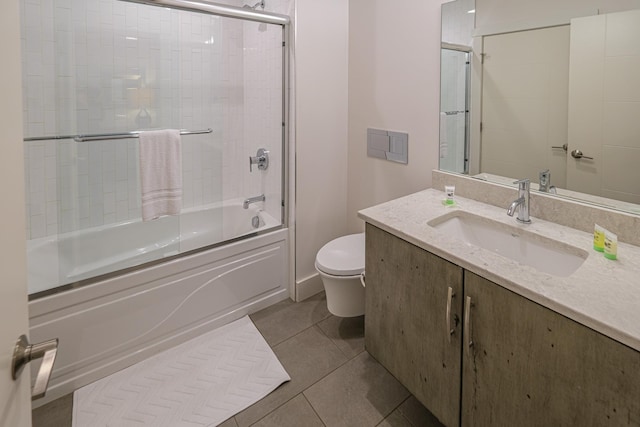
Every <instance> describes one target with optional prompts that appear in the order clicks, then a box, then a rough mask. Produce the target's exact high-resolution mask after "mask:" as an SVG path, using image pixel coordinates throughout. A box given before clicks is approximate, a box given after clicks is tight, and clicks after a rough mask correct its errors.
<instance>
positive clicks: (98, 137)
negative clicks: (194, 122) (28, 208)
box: [24, 128, 213, 142]
mask: <svg viewBox="0 0 640 427" xmlns="http://www.w3.org/2000/svg"><path fill="white" fill-rule="evenodd" d="M140 132H144V131H133V132H124V133H100V134H92V135H57V136H35V137H29V138H24V141H25V142H28V141H47V140H52V139H53V140H57V139H73V140H74V141H75V142H85V141H104V140H108V139H127V138H137V137H139V136H140ZM211 132H213V129H211V128H208V129H202V130H186V129H180V135H200V134H204V133H211Z"/></svg>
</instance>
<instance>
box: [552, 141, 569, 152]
mask: <svg viewBox="0 0 640 427" xmlns="http://www.w3.org/2000/svg"><path fill="white" fill-rule="evenodd" d="M551 148H562V149H563V150H564V151H565V153H566V152H567V149H568V148H569V146H568V145H567V144H566V143H564V144H562V146H561V147H559V146H552V147H551Z"/></svg>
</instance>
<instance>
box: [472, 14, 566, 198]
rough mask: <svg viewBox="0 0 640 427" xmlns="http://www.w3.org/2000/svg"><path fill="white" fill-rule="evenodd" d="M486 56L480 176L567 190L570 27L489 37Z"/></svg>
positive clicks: (483, 84)
mask: <svg viewBox="0 0 640 427" xmlns="http://www.w3.org/2000/svg"><path fill="white" fill-rule="evenodd" d="M483 58H484V59H483V64H482V67H483V72H482V119H481V121H482V127H481V129H482V137H481V138H482V140H481V145H482V149H481V156H480V170H481V172H483V173H489V174H494V175H500V176H504V177H509V178H514V179H521V178H530V179H531V181H532V182H537V180H538V176H539V173H540V172H541V171H543V170H545V169H549V170H550V171H551V184H552V185H555V186H557V187H566V185H565V183H566V181H565V176H566V157H567V155H566V152H565V150H563V149H562V146H563V144H566V143H567V115H568V105H567V104H568V87H569V84H568V79H569V26H566V25H565V26H560V27H551V28H544V29H539V30H530V31H521V32H514V33H506V34H499V35H495V36H487V37H485V38H484V48H483ZM554 147H559V148H554ZM532 188H533V187H532Z"/></svg>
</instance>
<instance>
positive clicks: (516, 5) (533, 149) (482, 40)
mask: <svg viewBox="0 0 640 427" xmlns="http://www.w3.org/2000/svg"><path fill="white" fill-rule="evenodd" d="M629 16H631V19H628V18H629ZM627 21H628V22H630V23H625V24H624V25H626V27H624V26H623V25H622V24H621V22H627ZM598 25H599V26H600V27H599V28H596V26H598ZM607 28H609V30H607ZM614 29H618V30H617V31H614ZM580 31H582V32H580ZM538 33H540V34H544V36H545V37H552V38H548V39H547V40H546V41H541V39H540V38H539V37H540V34H538ZM599 33H602V39H601V40H600V39H597V40H596V39H594V37H595V36H594V34H599ZM549 34H551V36H549ZM557 37H560V40H561V42H558V39H557ZM623 37H624V38H623ZM441 42H442V45H441V47H442V57H441V114H440V164H439V169H440V170H442V171H446V172H453V173H460V174H463V175H468V176H470V177H474V178H478V179H482V180H486V181H489V182H492V183H498V184H503V185H513V184H512V181H513V180H514V179H520V178H529V179H531V181H532V183H535V184H532V186H531V188H532V189H534V190H536V191H541V190H542V191H546V192H550V193H551V194H554V195H557V196H558V197H566V198H570V199H575V200H579V201H582V202H586V203H590V204H595V205H598V206H603V207H607V208H611V209H616V210H620V211H623V212H627V213H631V214H635V215H640V167H638V165H640V84H639V83H638V81H640V79H637V80H636V78H632V77H629V82H628V83H624V84H618V85H617V86H615V85H612V84H611V83H608V82H607V81H606V80H605V81H604V82H603V79H605V78H609V80H612V77H611V73H612V72H614V71H615V70H616V67H618V68H619V69H620V70H622V69H623V66H622V65H624V66H626V67H627V69H629V68H630V69H631V71H628V72H626V74H628V75H629V76H638V75H640V0H555V1H554V0H540V1H537V2H528V1H526V0H454V1H451V2H448V3H443V5H442V39H441ZM585 46H586V47H585ZM592 46H596V47H597V49H600V50H601V51H603V52H605V54H604V57H605V58H604V59H602V58H599V57H596V56H595V55H594V53H593V52H592V50H593V48H592ZM597 49H596V50H597ZM464 52H469V53H468V57H467V59H466V61H465V60H464V59H460V58H462V57H460V56H458V58H457V59H456V58H455V57H456V55H459V54H460V53H464ZM585 52H586V53H585ZM607 52H614V53H613V54H612V55H613V56H617V57H616V58H614V60H611V61H610V62H606V61H608V59H607V55H608V53H607ZM500 54H502V55H503V56H502V57H501V56H500ZM536 54H540V55H541V57H542V58H543V59H542V60H541V61H539V62H538V63H536V62H535V61H534V60H532V59H531V58H532V56H534V55H536ZM594 57H596V60H595V65H597V66H600V67H601V73H600V74H601V75H600V76H596V75H595V74H597V73H594V72H593V71H588V72H585V71H584V70H591V68H587V64H588V65H589V66H591V65H593V64H592V63H593V62H594V60H593V58H594ZM452 58H453V59H452ZM501 58H505V60H504V61H502V62H500V60H501ZM544 61H547V63H545V62H544ZM598 61H600V62H598ZM483 62H484V63H483ZM570 62H571V67H570ZM498 65H500V66H501V67H502V68H500V67H498ZM465 67H466V68H465ZM491 67H493V68H491ZM611 70H613V71H611ZM536 73H537V77H538V80H539V81H538V86H536V83H535V82H534V83H532V82H531V80H527V79H526V78H527V77H529V76H528V75H529V74H531V75H534V76H536ZM553 73H555V77H554V74H553ZM541 75H542V76H543V77H544V79H542V81H540V78H539V77H540V76H541ZM514 76H515V77H514ZM596 77H599V78H600V80H599V81H598V80H595V78H596ZM623 77H624V76H622V77H620V76H617V75H616V77H615V78H613V80H616V81H617V82H620V81H622V79H623ZM597 86H601V87H604V88H605V90H606V89H607V87H609V86H611V87H612V89H611V91H612V92H611V93H606V92H605V93H598V94H594V93H593V91H592V90H591V88H593V87H597ZM514 88H515V89H514ZM509 91H511V92H518V94H522V95H523V96H522V98H521V99H517V97H513V98H511V99H507V98H508V96H505V95H504V94H505V93H509ZM543 91H546V92H547V93H548V94H549V96H547V97H546V98H544V97H541V96H540V93H542V92H543ZM532 93H533V94H535V97H536V99H535V100H534V101H530V100H528V99H526V96H527V94H532ZM496 94H497V96H496ZM500 98H504V99H500ZM592 98H596V101H598V102H599V104H591V102H592V101H593V99H592ZM494 101H495V102H494ZM518 103H520V104H519V105H520V107H521V108H520V112H518V111H519V110H518ZM536 103H537V104H536ZM634 112H635V113H634ZM518 114H520V115H518ZM594 117H595V118H594ZM634 117H635V119H634ZM527 121H528V122H527ZM541 123H542V125H540V124H541ZM496 124H497V125H496ZM520 131H521V132H522V133H517V132H520ZM594 135H598V137H597V138H595V137H594ZM605 135H606V136H605ZM491 138H493V139H495V141H492V140H491ZM596 139H598V140H597V141H596ZM596 143H598V144H600V145H597V146H596V145H594V144H596ZM603 146H606V147H605V148H602V147H603ZM563 147H565V148H564V149H563ZM572 152H573V156H572ZM580 156H582V157H580ZM588 157H594V160H592V159H589V158H588ZM598 157H599V158H598ZM520 160H523V163H518V161H520ZM527 162H528V163H527ZM634 165H635V166H634ZM547 169H548V170H550V172H551V174H550V175H551V182H550V183H549V182H547V184H546V187H547V188H545V182H544V177H542V176H541V175H540V173H541V172H543V171H545V170H547ZM540 184H542V185H540Z"/></svg>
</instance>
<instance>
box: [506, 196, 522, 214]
mask: <svg viewBox="0 0 640 427" xmlns="http://www.w3.org/2000/svg"><path fill="white" fill-rule="evenodd" d="M522 204H524V197H520V198H518V199H516V200H514V201H513V202H511V204H510V205H509V207H508V208H507V215H509V216H513V214H514V213H515V212H516V209H517V207H518V206H520V205H522Z"/></svg>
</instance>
